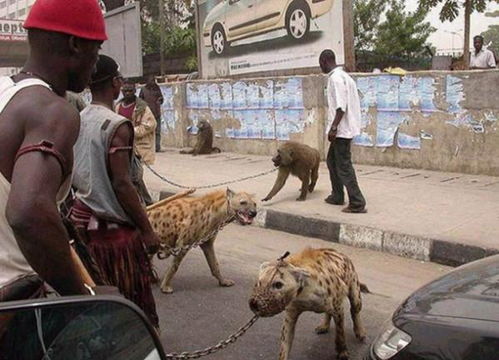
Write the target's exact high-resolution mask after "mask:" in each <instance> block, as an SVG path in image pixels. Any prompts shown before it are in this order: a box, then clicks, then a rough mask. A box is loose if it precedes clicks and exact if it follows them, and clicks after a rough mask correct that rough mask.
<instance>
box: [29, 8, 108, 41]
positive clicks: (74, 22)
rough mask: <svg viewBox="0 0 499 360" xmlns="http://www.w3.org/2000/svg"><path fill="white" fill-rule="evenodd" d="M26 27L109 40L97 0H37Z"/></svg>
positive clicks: (91, 38) (89, 38)
mask: <svg viewBox="0 0 499 360" xmlns="http://www.w3.org/2000/svg"><path fill="white" fill-rule="evenodd" d="M24 28H25V29H41V30H47V31H55V32H60V33H64V34H69V35H74V36H77V37H80V38H83V39H88V40H100V41H104V40H107V35H106V25H105V23H104V16H103V15H102V10H101V8H100V6H99V4H98V2H97V0H36V2H35V4H34V5H33V7H32V8H31V11H30V13H29V15H28V18H27V19H26V21H25V23H24Z"/></svg>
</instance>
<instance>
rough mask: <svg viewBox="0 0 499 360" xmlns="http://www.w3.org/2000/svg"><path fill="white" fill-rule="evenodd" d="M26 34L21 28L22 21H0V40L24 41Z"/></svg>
mask: <svg viewBox="0 0 499 360" xmlns="http://www.w3.org/2000/svg"><path fill="white" fill-rule="evenodd" d="M27 38H28V34H27V32H26V30H24V28H23V20H8V19H0V40H2V41H26V39H27Z"/></svg>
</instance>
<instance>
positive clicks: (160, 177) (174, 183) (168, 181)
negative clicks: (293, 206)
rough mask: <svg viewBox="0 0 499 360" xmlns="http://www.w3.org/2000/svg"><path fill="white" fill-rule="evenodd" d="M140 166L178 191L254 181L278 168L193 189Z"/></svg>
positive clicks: (149, 167)
mask: <svg viewBox="0 0 499 360" xmlns="http://www.w3.org/2000/svg"><path fill="white" fill-rule="evenodd" d="M142 164H144V166H145V167H147V168H148V169H149V171H151V172H152V173H153V174H154V175H156V176H157V177H158V178H159V179H161V180H163V181H164V182H166V183H168V184H170V185H172V186H175V187H178V188H180V189H212V188H216V187H220V186H224V185H229V184H235V183H239V182H243V181H246V180H250V179H256V178H258V177H261V176H265V175H268V174H272V173H273V172H276V171H277V170H279V168H275V169H272V170H269V171H265V172H262V173H259V174H256V175H251V176H246V177H242V178H238V179H235V180H230V181H224V182H220V183H217V184H212V185H203V186H197V187H193V186H184V185H180V184H177V183H176V182H173V181H172V180H170V179H168V178H166V177H165V176H163V175H161V174H160V173H158V172H157V171H156V170H154V169H153V168H152V167H151V166H150V165H149V164H146V163H144V162H142Z"/></svg>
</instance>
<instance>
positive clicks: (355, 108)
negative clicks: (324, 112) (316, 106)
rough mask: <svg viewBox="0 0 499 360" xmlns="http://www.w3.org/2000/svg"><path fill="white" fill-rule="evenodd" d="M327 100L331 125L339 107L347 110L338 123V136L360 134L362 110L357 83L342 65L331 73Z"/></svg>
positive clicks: (348, 136)
mask: <svg viewBox="0 0 499 360" xmlns="http://www.w3.org/2000/svg"><path fill="white" fill-rule="evenodd" d="M327 101H328V105H329V111H328V118H329V127H330V126H331V125H332V124H333V121H334V118H335V116H336V110H337V109H341V110H342V111H343V112H345V114H344V115H343V118H342V119H341V121H340V124H339V125H338V132H337V134H336V137H337V138H343V139H353V138H354V137H355V136H357V135H359V134H360V128H361V112H360V98H359V92H358V90H357V84H356V83H355V80H354V79H352V78H351V77H350V75H348V74H347V73H346V72H345V71H344V70H343V68H341V67H337V68H335V69H334V70H333V71H331V72H330V73H329V79H328V84H327Z"/></svg>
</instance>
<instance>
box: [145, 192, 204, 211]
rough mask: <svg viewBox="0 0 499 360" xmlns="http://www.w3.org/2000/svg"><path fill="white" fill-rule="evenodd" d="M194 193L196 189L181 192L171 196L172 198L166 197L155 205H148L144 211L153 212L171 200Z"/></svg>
mask: <svg viewBox="0 0 499 360" xmlns="http://www.w3.org/2000/svg"><path fill="white" fill-rule="evenodd" d="M195 191H196V189H189V190H186V191H183V192H181V193H178V194H175V195H172V196H170V197H167V198H166V199H163V200H160V201H158V202H157V203H154V204H152V205H149V206H148V207H147V208H146V210H147V211H151V210H154V209H156V208H158V207H160V206H163V205H165V204H167V203H169V202H172V201H173V200H177V199H180V198H183V197H185V196H187V195H190V194H192V193H193V192H195Z"/></svg>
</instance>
